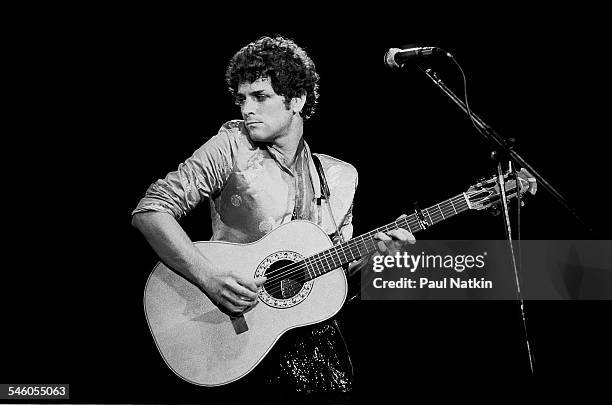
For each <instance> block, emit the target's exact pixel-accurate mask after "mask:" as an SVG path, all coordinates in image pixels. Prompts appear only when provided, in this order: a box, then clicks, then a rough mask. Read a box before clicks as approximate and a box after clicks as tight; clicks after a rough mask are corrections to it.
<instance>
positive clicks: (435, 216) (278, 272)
mask: <svg viewBox="0 0 612 405" xmlns="http://www.w3.org/2000/svg"><path fill="white" fill-rule="evenodd" d="M462 197H463V196H462V195H459V196H456V197H453V198H452V200H459V201H461V202H463V201H465V200H464V199H463V198H462ZM450 200H451V199H449V200H447V201H444V202H442V203H440V204H437V205H443V204H445V203H447V204H450ZM434 207H435V206H432V207H429V208H426V209H425V210H423V211H429V210H431V209H433V208H434ZM447 208H448V207H447ZM459 208H460V211H459V212H463V211H465V210H467V209H468V208H469V207H468V206H467V205H466V206H465V207H461V206H460V207H459ZM445 211H447V215H443V214H442V213H437V212H434V213H429V212H426V213H427V217H428V218H429V219H430V222H432V223H431V224H429V225H435V224H437V223H438V222H441V221H443V220H444V219H446V218H450V217H451V216H454V215H456V214H458V213H459V212H457V211H456V208H454V206H453V210H452V211H451V210H450V209H446V208H445ZM413 216H414V214H413V215H410V216H408V217H405V218H402V219H400V220H397V221H395V222H393V223H390V224H387V225H384V226H381V227H380V228H377V229H374V230H373V231H370V232H368V233H366V234H363V235H360V236H357V237H355V238H353V239H351V240H350V241H348V242H346V247H349V248H350V249H349V250H351V252H352V250H353V248H357V249H359V247H358V246H357V245H358V243H360V242H359V241H358V240H359V239H364V240H365V238H366V237H369V238H370V239H372V237H373V235H375V234H376V233H378V232H381V231H388V230H389V229H387V228H389V227H391V228H392V229H396V228H399V227H401V226H398V225H397V223H398V221H402V222H403V223H404V224H406V225H408V228H409V229H411V228H410V225H412V226H413V227H414V228H415V229H416V231H414V232H417V231H420V230H422V228H421V226H420V224H419V222H418V220H417V219H416V218H412V217H413ZM409 220H410V221H412V222H411V223H409V222H408V221H409ZM393 224H395V226H394V225H393ZM411 232H412V231H411ZM361 242H363V241H361ZM351 244H352V246H351ZM339 246H340V245H336V246H334V247H332V248H330V249H327V250H325V251H323V252H319V253H316V254H314V255H312V256H310V257H308V258H306V259H304V260H301V261H299V262H293V263H291V264H288V265H286V266H284V267H281V268H278V269H275V270H273V271H272V272H270V273H268V275H271V277H270V276H269V277H270V278H268V280H267V281H266V282H268V281H270V280H272V279H273V278H274V277H275V276H276V277H277V278H278V277H279V276H281V277H283V276H286V275H287V274H288V273H287V271H286V270H291V267H293V266H294V265H295V264H301V263H303V262H304V261H305V260H308V259H311V260H318V261H319V262H320V263H322V261H323V259H325V260H327V259H329V258H332V259H333V257H334V253H333V252H332V251H333V250H338V247H339ZM343 250H347V249H343ZM326 252H327V253H326ZM321 254H323V256H321V257H318V258H316V259H314V257H315V256H317V255H321ZM366 254H367V253H366ZM335 255H336V256H338V257H339V255H338V254H337V253H336V254H335ZM364 256H365V255H364ZM353 260H355V259H353ZM304 265H306V264H304ZM306 266H307V265H306Z"/></svg>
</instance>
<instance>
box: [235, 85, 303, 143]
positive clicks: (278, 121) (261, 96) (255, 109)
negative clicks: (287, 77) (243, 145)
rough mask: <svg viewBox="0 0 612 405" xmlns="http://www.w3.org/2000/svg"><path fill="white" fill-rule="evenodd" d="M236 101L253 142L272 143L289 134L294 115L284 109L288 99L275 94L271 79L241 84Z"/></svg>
mask: <svg viewBox="0 0 612 405" xmlns="http://www.w3.org/2000/svg"><path fill="white" fill-rule="evenodd" d="M236 98H237V101H238V104H239V105H240V111H241V113H242V118H244V121H245V124H246V126H247V129H248V130H249V134H250V135H251V139H253V140H254V141H260V142H272V141H274V140H275V139H277V138H278V137H281V136H283V135H285V134H287V133H288V129H289V126H290V124H291V120H292V119H293V111H292V110H291V109H290V108H287V107H286V106H285V97H283V96H279V95H278V94H276V92H275V91H274V89H273V88H272V83H271V82H270V79H269V78H261V79H257V80H255V81H254V82H252V83H242V84H240V85H239V86H238V91H237V94H236Z"/></svg>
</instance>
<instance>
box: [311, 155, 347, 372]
mask: <svg viewBox="0 0 612 405" xmlns="http://www.w3.org/2000/svg"><path fill="white" fill-rule="evenodd" d="M311 156H312V160H313V161H314V164H315V167H316V168H317V173H318V174H319V182H320V183H321V196H322V198H324V199H325V205H327V209H328V210H329V216H330V217H331V219H332V223H333V224H334V227H335V228H336V235H338V238H340V242H344V236H343V235H342V233H341V232H340V228H339V227H338V223H337V222H336V218H334V213H333V212H332V209H331V204H330V203H329V196H330V192H329V186H328V185H327V179H326V178H325V172H324V171H323V165H322V164H321V161H320V160H319V157H318V156H317V155H315V154H314V153H312V154H311ZM317 204H318V205H321V198H318V199H317ZM332 236H333V235H332ZM344 273H345V274H346V275H347V277H348V264H347V265H346V266H344ZM357 295H358V293H357V294H354V295H353V296H351V297H350V298H349V299H348V300H347V301H346V303H349V302H351V301H353V299H354V298H355V297H357ZM333 323H334V327H335V328H336V331H337V332H338V335H339V336H340V339H342V343H343V344H344V350H346V354H347V356H348V361H349V365H350V367H351V376H354V375H355V370H354V368H353V360H351V355H350V354H349V351H348V345H347V344H346V340H344V336H343V335H342V331H341V330H340V327H339V326H338V322H337V320H336V318H334V320H333Z"/></svg>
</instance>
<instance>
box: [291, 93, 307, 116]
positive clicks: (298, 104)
mask: <svg viewBox="0 0 612 405" xmlns="http://www.w3.org/2000/svg"><path fill="white" fill-rule="evenodd" d="M305 104H306V92H304V93H302V95H301V96H299V97H293V98H292V99H291V109H292V110H293V113H294V114H297V113H301V112H302V109H303V108H304V105H305Z"/></svg>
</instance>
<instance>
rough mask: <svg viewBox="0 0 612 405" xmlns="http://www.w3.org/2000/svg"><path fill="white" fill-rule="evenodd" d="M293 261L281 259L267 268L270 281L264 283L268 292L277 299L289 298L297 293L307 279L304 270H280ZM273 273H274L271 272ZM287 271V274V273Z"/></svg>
mask: <svg viewBox="0 0 612 405" xmlns="http://www.w3.org/2000/svg"><path fill="white" fill-rule="evenodd" d="M291 263H294V262H292V261H291V260H279V261H277V262H274V263H272V265H271V266H270V267H269V268H268V269H267V270H266V273H265V275H266V276H267V277H268V281H266V283H265V284H264V289H265V290H266V292H267V293H268V294H269V295H271V296H272V297H274V298H276V299H280V300H282V299H288V298H291V297H293V296H295V295H297V294H298V293H299V292H300V290H301V289H302V286H303V285H304V282H305V281H308V280H306V278H305V274H304V271H298V272H296V271H295V270H280V271H278V269H280V268H282V267H285V266H287V265H289V264H291ZM269 273H272V274H269ZM285 273H286V274H285Z"/></svg>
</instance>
